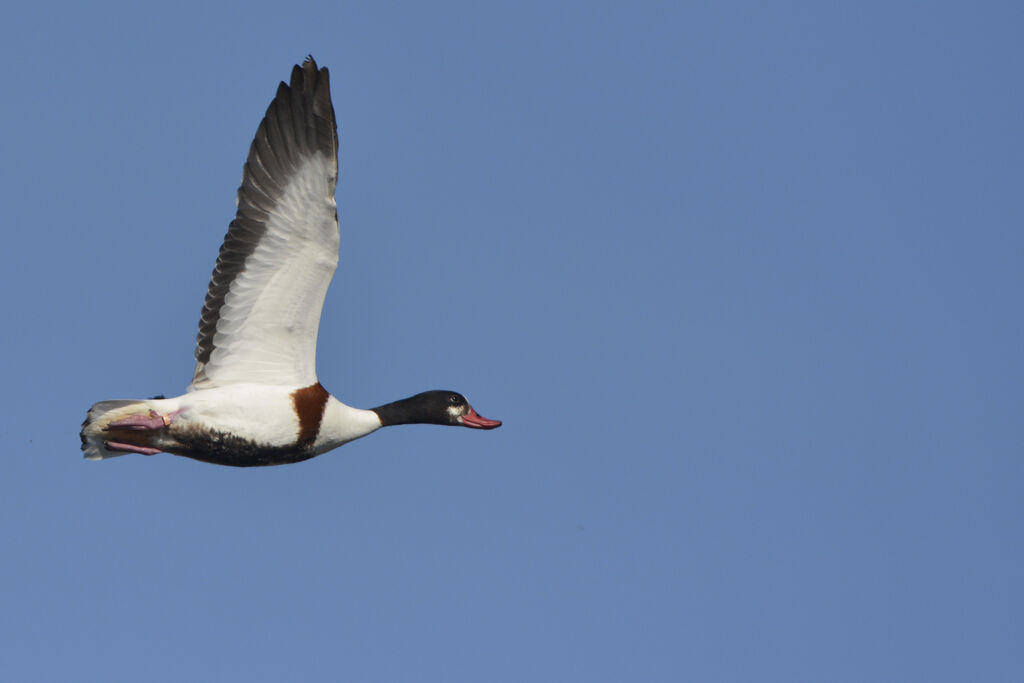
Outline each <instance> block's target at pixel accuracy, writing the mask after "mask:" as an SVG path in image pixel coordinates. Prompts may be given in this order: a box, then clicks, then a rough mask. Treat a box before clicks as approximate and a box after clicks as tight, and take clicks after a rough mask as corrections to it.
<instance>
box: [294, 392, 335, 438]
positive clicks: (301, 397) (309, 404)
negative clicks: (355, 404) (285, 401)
mask: <svg viewBox="0 0 1024 683" xmlns="http://www.w3.org/2000/svg"><path fill="white" fill-rule="evenodd" d="M328 396H330V394H328V393H327V390H326V389H324V388H323V387H322V386H321V385H320V383H319V382H317V383H316V384H313V385H310V386H308V387H303V388H302V389H296V390H295V391H293V392H292V404H293V405H294V406H295V414H296V415H297V416H298V418H299V440H298V445H299V446H310V445H312V443H313V442H314V441H316V436H317V434H319V433H320V423H321V422H322V421H323V419H324V406H326V405H327V397H328Z"/></svg>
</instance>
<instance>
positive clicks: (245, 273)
mask: <svg viewBox="0 0 1024 683" xmlns="http://www.w3.org/2000/svg"><path fill="white" fill-rule="evenodd" d="M337 181H338V134H337V125H336V123H335V118H334V108H333V106H332V105H331V95H330V81H329V76H328V72H327V69H326V68H323V69H318V68H317V66H316V62H315V61H313V58H312V57H309V58H307V59H306V61H305V62H303V64H302V66H295V67H294V68H293V69H292V73H291V79H290V83H289V84H287V85H286V84H285V83H281V84H280V85H279V86H278V89H277V94H276V96H275V97H274V99H273V101H271V103H270V106H268V107H267V112H266V115H265V116H264V118H263V121H262V122H260V125H259V127H258V128H257V130H256V135H255V137H254V139H253V142H252V145H251V146H250V148H249V156H248V158H247V160H246V162H245V167H244V169H243V172H242V185H241V187H240V188H239V190H238V212H237V214H236V216H235V219H234V220H233V221H232V222H231V224H230V226H229V227H228V232H227V235H226V236H225V237H224V244H223V245H222V246H221V248H220V254H219V255H218V257H217V265H216V267H215V268H214V270H213V275H212V276H211V278H210V287H209V289H208V291H207V294H206V301H205V303H204V305H203V312H202V315H201V316H200V319H199V334H198V336H197V338H196V368H195V374H194V376H193V378H192V383H191V385H189V391H192V390H195V389H206V388H210V387H214V386H223V385H226V384H240V383H262V384H275V385H289V386H309V385H312V384H315V383H316V381H317V379H316V338H317V330H318V327H319V324H320V311H321V309H322V308H323V301H324V296H325V295H326V293H327V287H328V285H329V284H330V281H331V277H332V276H333V275H334V271H335V269H336V267H337V264H338V241H339V236H338V215H337V207H336V204H335V202H334V190H335V187H336V186H337Z"/></svg>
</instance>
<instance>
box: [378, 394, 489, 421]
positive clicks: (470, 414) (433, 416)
mask: <svg viewBox="0 0 1024 683" xmlns="http://www.w3.org/2000/svg"><path fill="white" fill-rule="evenodd" d="M373 412H375V413H377V415H378V417H380V423H381V424H382V425H383V426H385V427H388V426H390V425H404V424H434V425H451V426H454V427H473V428H474V429H494V428H495V427H500V426H501V421H500V420H488V419H487V418H486V417H483V416H482V415H479V414H478V413H477V412H476V411H475V410H473V407H472V406H471V405H469V401H467V400H466V397H465V396H463V395H462V394H459V393H457V392H454V391H444V390H435V391H424V392H423V393H422V394H416V395H415V396H410V397H409V398H403V399H402V400H401V401H395V402H394V403H388V404H385V405H382V406H380V407H378V408H374V409H373Z"/></svg>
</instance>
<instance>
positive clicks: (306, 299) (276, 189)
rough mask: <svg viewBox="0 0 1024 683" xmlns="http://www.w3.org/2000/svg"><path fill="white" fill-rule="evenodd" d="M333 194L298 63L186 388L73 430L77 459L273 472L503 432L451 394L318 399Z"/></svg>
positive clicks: (118, 408) (327, 133) (314, 86)
mask: <svg viewBox="0 0 1024 683" xmlns="http://www.w3.org/2000/svg"><path fill="white" fill-rule="evenodd" d="M337 184H338V132H337V125H336V123H335V119H334V106H333V105H332V104H331V92H330V81H329V76H328V72H327V69H326V68H317V65H316V62H315V61H314V60H313V58H312V57H307V58H306V60H305V61H304V62H303V63H302V66H295V67H294V68H293V69H292V74H291V81H290V83H287V84H286V83H283V82H282V83H281V84H280V85H279V86H278V88H277V94H276V95H275V97H274V99H273V101H272V102H271V103H270V106H269V107H267V113H266V115H265V116H264V117H263V120H262V121H261V122H260V125H259V128H257V129H256V137H255V139H254V140H253V142H252V146H251V147H250V148H249V156H248V158H247V159H246V162H245V167H244V169H243V173H242V185H241V187H240V188H239V189H238V212H237V214H236V215H235V219H234V220H233V221H232V222H231V224H230V226H229V227H228V232H227V235H226V236H225V238H224V244H223V245H222V246H221V248H220V254H219V255H218V257H217V265H216V266H215V267H214V269H213V276H212V277H211V278H210V287H209V289H208V290H207V293H206V301H205V302H204V304H203V312H202V315H201V316H200V319H199V334H198V336H197V338H196V352H195V356H196V367H195V372H194V374H193V376H192V383H191V384H189V386H188V389H187V390H186V392H185V393H184V394H182V395H181V396H176V397H174V398H163V397H157V398H153V399H148V400H140V399H128V400H112V401H100V402H99V403H96V404H94V405H93V406H92V408H91V409H90V410H89V413H88V416H87V417H86V419H85V422H84V423H83V425H82V433H81V436H82V451H83V452H84V454H85V457H86V458H87V459H89V460H102V459H105V458H112V457H114V456H118V455H125V454H127V453H141V454H143V455H153V454H156V453H160V452H166V453H173V454H175V455H182V456H185V457H188V458H193V459H195V460H201V461H203V462H208V463H214V464H217V465H233V466H236V467H251V466H257V465H283V464H288V463H294V462H300V461H302V460H308V459H309V458H312V457H314V456H317V455H320V454H321V453H326V452H327V451H329V450H331V449H333V448H337V447H338V446H340V445H342V444H344V443H348V442H349V441H352V440H354V439H358V438H360V437H362V436H366V435H367V434H370V433H371V432H374V431H376V430H377V429H380V428H381V427H388V426H391V425H400V424H440V425H453V426H462V427H471V428H474V429H494V428H496V427H499V426H501V422H499V421H498V420H489V419H487V418H485V417H483V416H481V415H480V414H479V413H477V412H476V411H475V410H473V408H472V407H471V406H470V405H469V403H468V402H467V401H466V399H465V398H464V397H463V396H462V395H461V394H459V393H456V392H454V391H445V390H435V391H426V392H423V393H420V394H416V395H415V396H411V397H409V398H405V399H402V400H399V401H395V402H393V403H388V404H385V405H382V406H378V407H377V408H373V409H370V410H363V409H359V408H353V407H350V406H347V405H345V404H344V403H342V402H341V401H339V400H338V399H336V398H334V397H333V396H331V395H330V394H329V393H328V392H327V390H326V389H324V388H323V386H321V384H320V382H319V380H318V379H317V376H316V338H317V329H318V327H319V324H320V312H321V309H322V308H323V303H324V296H325V295H326V293H327V287H328V285H329V284H330V282H331V277H332V276H333V275H334V271H335V269H336V268H337V265H338V246H339V239H340V236H339V231H338V211H337V205H336V204H335V201H334V189H335V187H336V186H337Z"/></svg>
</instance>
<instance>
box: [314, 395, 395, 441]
mask: <svg viewBox="0 0 1024 683" xmlns="http://www.w3.org/2000/svg"><path fill="white" fill-rule="evenodd" d="M378 429H380V418H379V417H377V413H375V412H373V411H372V410H361V409H359V408H353V407H351V406H347V405H345V404H344V403H342V402H341V401H339V400H338V399H336V398H334V397H333V396H329V397H328V398H327V405H326V406H324V417H323V420H321V422H320V433H319V434H318V435H317V437H316V442H315V444H314V445H313V448H314V450H316V451H317V452H318V453H323V452H325V451H329V450H331V449H332V448H337V447H338V446H340V445H341V444H343V443H348V442H349V441H354V440H355V439H358V438H360V437H362V436H366V435H367V434H372V433H373V432H375V431H377V430H378Z"/></svg>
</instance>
